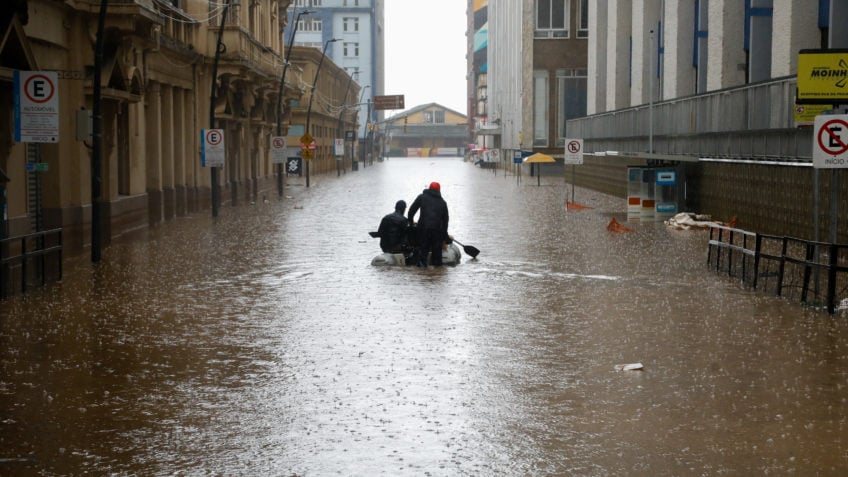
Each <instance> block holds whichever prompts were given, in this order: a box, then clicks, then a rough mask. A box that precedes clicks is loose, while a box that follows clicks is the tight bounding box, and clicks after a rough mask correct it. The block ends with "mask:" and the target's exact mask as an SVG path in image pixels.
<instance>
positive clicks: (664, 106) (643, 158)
mask: <svg viewBox="0 0 848 477" xmlns="http://www.w3.org/2000/svg"><path fill="white" fill-rule="evenodd" d="M846 20H848V3H846V2H843V1H838V0H812V1H808V0H747V1H744V2H743V1H734V0H645V1H643V2H630V1H624V0H592V1H591V2H590V4H589V31H590V35H589V64H588V73H589V78H590V81H589V87H588V108H587V112H588V114H589V115H588V116H587V117H585V118H580V119H575V120H571V121H569V124H568V127H569V129H570V130H572V131H575V134H576V136H575V137H581V138H584V140H585V148H584V149H585V151H586V152H587V153H589V154H590V155H589V156H587V159H586V162H585V164H584V165H583V166H581V167H580V168H578V176H577V180H578V184H581V182H582V184H583V185H586V186H590V187H593V188H597V189H600V190H604V191H606V192H609V193H614V194H616V195H621V196H624V195H625V194H626V191H625V189H626V183H625V182H626V181H625V177H626V172H625V169H626V168H627V167H646V166H655V165H665V166H671V167H675V168H677V170H678V171H679V172H681V173H682V174H683V177H684V180H685V188H686V197H685V202H683V203H682V204H681V205H682V206H683V207H686V208H687V209H688V210H693V211H697V212H700V213H706V214H711V215H713V216H715V217H720V218H722V219H723V220H727V219H729V218H730V217H732V216H737V218H738V223H739V224H740V226H742V227H743V228H749V229H751V230H756V231H761V232H766V233H774V234H787V235H793V236H799V237H804V238H808V239H824V238H825V237H828V238H829V239H830V240H831V241H834V242H835V241H845V240H846V237H848V233H846V230H848V228H846V227H845V223H844V222H845V220H844V218H845V217H846V215H848V204H846V197H844V194H843V195H842V196H840V194H839V193H838V191H839V190H840V189H844V185H843V186H840V184H844V180H845V179H841V176H842V175H843V172H842V171H841V170H839V169H833V170H830V171H819V170H817V169H814V167H813V160H812V156H813V148H814V144H813V131H812V130H811V127H810V125H811V121H810V120H809V118H807V119H805V118H803V117H802V116H800V115H799V114H798V112H799V111H805V110H809V109H811V108H810V105H805V104H800V103H799V102H798V101H797V98H796V94H797V92H798V87H799V84H800V81H801V80H802V79H803V80H806V79H807V78H799V76H798V75H799V69H798V65H799V58H800V56H801V53H802V50H817V51H824V52H828V51H833V52H838V51H840V50H842V49H844V48H846V46H848V34H847V33H846V31H845V29H844V28H842V25H844V24H845V21H846ZM843 61H848V60H843ZM833 102H835V103H841V104H828V105H818V106H819V107H820V109H818V111H820V112H828V110H830V111H829V112H839V111H844V103H848V95H843V97H842V98H841V100H835V101H833ZM821 106H824V108H821ZM816 210H818V212H816Z"/></svg>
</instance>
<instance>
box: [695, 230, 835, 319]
mask: <svg viewBox="0 0 848 477" xmlns="http://www.w3.org/2000/svg"><path fill="white" fill-rule="evenodd" d="M707 264H708V265H709V266H710V268H713V269H715V270H716V271H718V272H721V273H727V274H728V275H729V276H731V277H736V278H739V279H740V280H741V281H742V283H743V284H744V285H746V286H750V287H752V288H754V289H757V290H762V291H764V292H765V293H772V294H774V295H777V296H780V297H785V298H787V299H790V300H793V301H798V302H800V303H802V304H805V305H809V306H813V307H817V308H825V307H826V308H827V311H828V313H831V314H832V313H834V312H835V311H836V310H837V309H839V308H840V305H842V304H843V303H842V300H846V301H848V299H846V297H848V274H846V272H848V266H846V264H848V245H840V244H834V243H826V242H813V241H809V240H801V239H798V238H793V237H778V236H775V235H765V234H757V233H753V232H748V231H745V230H741V229H736V228H733V227H727V226H723V225H714V226H712V227H710V241H709V250H708V252H707ZM846 304H848V303H846Z"/></svg>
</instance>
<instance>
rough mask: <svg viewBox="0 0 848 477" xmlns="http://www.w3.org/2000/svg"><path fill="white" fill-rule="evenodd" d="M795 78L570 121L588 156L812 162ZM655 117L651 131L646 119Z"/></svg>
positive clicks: (572, 132) (570, 131) (570, 129)
mask: <svg viewBox="0 0 848 477" xmlns="http://www.w3.org/2000/svg"><path fill="white" fill-rule="evenodd" d="M796 87H797V79H796V78H795V77H794V76H791V77H783V78H776V79H773V80H769V81H765V82H761V83H755V84H749V85H744V86H740V87H735V88H728V89H723V90H719V91H712V92H709V93H704V94H698V95H692V96H686V97H682V98H675V99H672V100H667V101H660V102H657V103H654V104H653V112H651V110H650V109H651V106H649V105H648V104H642V105H639V106H635V107H631V108H625V109H619V110H615V111H608V112H604V113H599V114H594V115H591V116H586V117H583V118H577V119H572V120H569V121H568V126H567V130H568V135H569V137H580V138H583V139H584V141H585V147H584V148H585V150H586V151H587V152H603V151H621V152H646V151H647V150H648V143H649V135H650V134H651V132H652V133H653V144H654V151H653V152H655V153H658V154H672V155H674V154H679V155H689V156H695V157H705V156H706V157H717V158H748V159H764V160H765V159H769V160H773V159H781V160H788V161H800V162H809V161H811V160H812V134H811V133H810V131H809V130H803V129H798V128H796V127H795V116H794V108H795V90H796ZM651 116H653V120H654V124H653V130H652V131H651V127H650V122H649V118H650V117H651Z"/></svg>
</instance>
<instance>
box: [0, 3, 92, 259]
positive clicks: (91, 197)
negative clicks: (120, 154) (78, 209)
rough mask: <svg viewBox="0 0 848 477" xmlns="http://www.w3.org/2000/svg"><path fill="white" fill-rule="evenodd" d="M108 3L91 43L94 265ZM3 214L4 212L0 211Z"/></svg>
mask: <svg viewBox="0 0 848 477" xmlns="http://www.w3.org/2000/svg"><path fill="white" fill-rule="evenodd" d="M108 6H109V0H101V2H100V15H98V18H97V37H96V39H95V43H94V79H93V82H92V99H91V106H92V108H91V109H92V112H91V148H92V151H91V261H92V262H94V263H97V262H99V261H100V258H101V256H102V253H101V248H102V237H101V234H102V233H103V232H102V227H101V225H102V224H101V223H100V215H101V214H100V213H101V200H102V199H103V198H102V197H101V193H102V190H101V184H102V182H103V178H102V177H101V175H102V173H103V167H102V166H103V164H102V162H103V161H102V157H101V156H102V153H103V131H102V129H103V124H102V117H101V113H100V102H101V95H102V93H101V84H100V74H101V73H100V70H101V65H102V64H103V49H104V45H103V43H104V38H103V36H104V35H105V29H106V8H107V7H108ZM2 213H3V214H5V213H6V211H5V210H3V212H2Z"/></svg>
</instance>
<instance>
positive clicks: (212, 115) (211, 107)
mask: <svg viewBox="0 0 848 477" xmlns="http://www.w3.org/2000/svg"><path fill="white" fill-rule="evenodd" d="M230 1H231V0H227V3H225V4H224V11H223V13H221V27H220V28H218V41H217V42H215V62H214V63H213V66H212V93H211V94H210V97H209V129H215V94H216V93H217V90H218V62H219V61H220V59H221V43H222V38H223V36H224V25H225V24H226V22H227V12H228V11H229V9H230ZM225 157H226V156H225ZM211 172H212V217H217V216H218V168H217V167H216V166H212V171H211Z"/></svg>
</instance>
